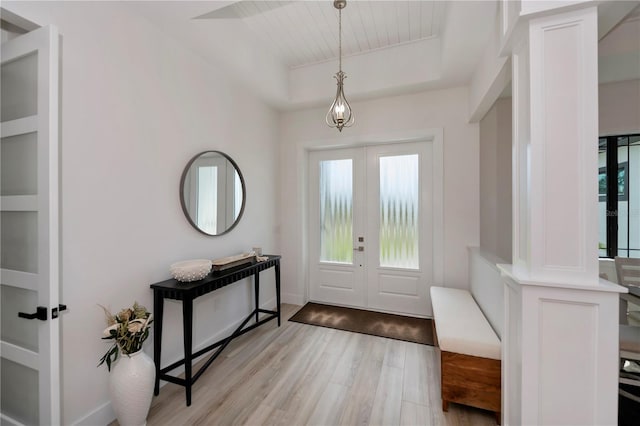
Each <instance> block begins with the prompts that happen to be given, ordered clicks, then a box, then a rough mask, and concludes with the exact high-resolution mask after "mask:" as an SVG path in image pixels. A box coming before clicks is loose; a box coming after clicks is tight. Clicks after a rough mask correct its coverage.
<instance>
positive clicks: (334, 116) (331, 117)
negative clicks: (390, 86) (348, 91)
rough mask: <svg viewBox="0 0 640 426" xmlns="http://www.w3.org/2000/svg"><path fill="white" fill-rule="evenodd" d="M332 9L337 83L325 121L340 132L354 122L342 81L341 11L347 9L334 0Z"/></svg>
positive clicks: (343, 1) (345, 76) (340, 1)
mask: <svg viewBox="0 0 640 426" xmlns="http://www.w3.org/2000/svg"><path fill="white" fill-rule="evenodd" d="M333 7H335V8H336V9H338V58H339V65H338V72H337V73H336V75H335V76H334V78H335V79H336V80H337V81H338V90H337V92H336V98H335V100H334V101H333V103H332V104H331V108H329V111H328V112H327V116H326V117H325V121H326V122H327V125H328V126H329V127H337V128H338V130H339V131H340V132H342V128H343V127H351V126H352V125H353V123H354V121H355V118H354V116H353V113H352V112H351V106H350V105H349V102H347V98H345V96H344V87H343V86H344V79H345V78H347V75H346V74H345V73H344V72H342V9H344V8H345V7H347V0H334V2H333Z"/></svg>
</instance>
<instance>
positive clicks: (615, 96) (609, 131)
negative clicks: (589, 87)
mask: <svg viewBox="0 0 640 426" xmlns="http://www.w3.org/2000/svg"><path fill="white" fill-rule="evenodd" d="M639 100H640V80H627V81H619V82H616V83H606V84H601V85H599V86H598V104H599V106H600V109H599V117H598V124H599V126H600V129H599V134H600V136H606V135H620V134H627V133H636V132H640V101H639Z"/></svg>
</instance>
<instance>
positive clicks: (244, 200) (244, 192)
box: [180, 150, 247, 237]
mask: <svg viewBox="0 0 640 426" xmlns="http://www.w3.org/2000/svg"><path fill="white" fill-rule="evenodd" d="M210 152H212V153H216V154H219V155H221V156H223V157H224V158H225V159H226V160H227V161H229V162H230V163H231V165H232V166H233V167H234V168H235V169H236V171H237V172H238V176H239V177H240V184H241V185H242V206H241V207H240V213H238V217H237V218H236V220H234V221H233V223H232V224H231V226H230V227H229V228H227V229H226V230H225V231H224V232H220V233H219V234H209V233H207V232H204V231H203V230H202V229H200V228H199V227H198V225H196V224H195V223H194V222H193V220H192V219H191V215H190V214H189V211H188V210H187V206H186V205H185V202H184V181H185V179H186V178H187V174H188V173H189V170H190V169H191V165H192V164H193V163H194V162H195V161H196V160H197V159H198V158H200V156H201V155H203V154H207V153H210ZM246 203H247V187H246V185H245V182H244V176H243V175H242V172H241V171H240V167H238V165H237V164H236V162H235V161H233V159H231V157H229V156H228V155H227V154H225V153H224V152H222V151H216V150H208V151H202V152H200V153H198V154H196V155H194V156H193V158H191V160H189V162H188V163H187V165H186V166H185V168H184V170H183V171H182V176H181V177H180V206H182V213H184V215H185V217H186V218H187V220H188V221H189V223H190V224H191V226H193V227H194V228H195V229H196V230H197V231H198V232H200V233H201V234H204V235H206V236H208V237H219V236H220V235H224V234H226V233H228V232H230V231H231V230H232V229H233V228H235V227H236V225H237V224H238V222H240V219H241V218H242V215H243V214H244V207H245V205H246Z"/></svg>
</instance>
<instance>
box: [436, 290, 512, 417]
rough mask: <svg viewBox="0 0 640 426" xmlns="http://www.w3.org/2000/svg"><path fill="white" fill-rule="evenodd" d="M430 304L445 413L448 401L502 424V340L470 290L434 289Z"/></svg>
mask: <svg viewBox="0 0 640 426" xmlns="http://www.w3.org/2000/svg"><path fill="white" fill-rule="evenodd" d="M431 304H432V306H433V323H434V329H435V330H434V331H435V342H436V346H438V347H439V349H440V384H441V388H442V410H443V411H447V410H448V409H449V402H456V403H460V404H465V405H470V406H473V407H478V408H483V409H485V410H489V411H494V412H495V413H496V421H497V422H498V424H500V410H501V408H500V401H501V392H500V388H501V365H500V364H501V362H500V358H501V346H500V339H499V338H498V336H497V335H496V333H495V332H494V331H493V329H492V328H491V325H489V322H488V321H487V319H486V318H485V316H484V315H483V314H482V311H481V310H480V308H479V307H478V305H477V304H476V302H475V300H474V299H473V296H472V295H471V293H470V292H468V291H467V290H460V289H454V288H444V287H431Z"/></svg>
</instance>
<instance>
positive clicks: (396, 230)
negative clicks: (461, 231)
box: [309, 142, 434, 316]
mask: <svg viewBox="0 0 640 426" xmlns="http://www.w3.org/2000/svg"><path fill="white" fill-rule="evenodd" d="M432 150H433V147H432V143H430V142H416V143H402V144H387V145H375V146H368V147H361V148H353V149H337V150H327V151H317V152H311V153H310V154H309V171H310V173H309V176H310V179H309V226H310V229H309V242H310V247H309V265H310V269H309V283H310V286H309V288H310V299H311V300H312V301H317V302H323V303H329V304H336V305H347V306H353V307H360V308H364V309H373V310H380V311H388V312H397V313H404V314H410V315H418V316H430V315H431V304H430V301H429V287H430V286H431V285H433V276H434V267H433V221H434V220H433V219H434V215H433V199H434V184H433V179H432V177H433V158H432V157H433V155H432V154H433V153H432ZM347 180H348V181H347Z"/></svg>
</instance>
